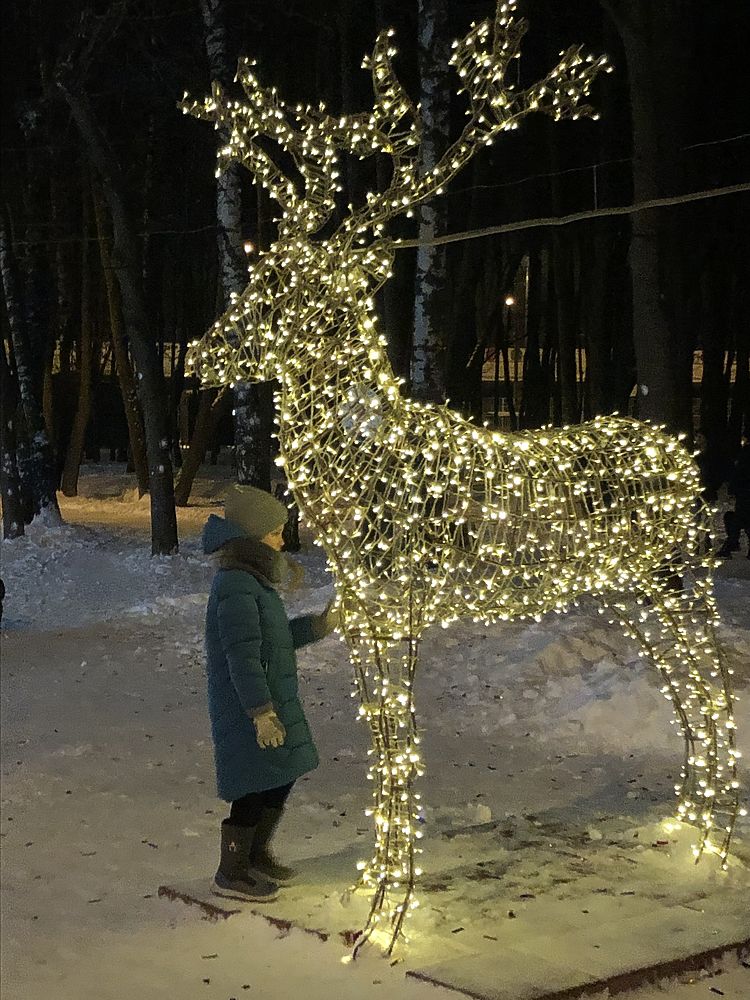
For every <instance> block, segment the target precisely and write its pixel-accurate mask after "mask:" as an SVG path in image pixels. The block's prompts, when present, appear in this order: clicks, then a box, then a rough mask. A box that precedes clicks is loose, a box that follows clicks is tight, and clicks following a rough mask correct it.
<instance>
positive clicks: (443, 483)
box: [181, 3, 739, 952]
mask: <svg viewBox="0 0 750 1000" xmlns="http://www.w3.org/2000/svg"><path fill="white" fill-rule="evenodd" d="M514 8H515V4H514V3H504V4H502V5H500V4H499V5H498V10H497V14H496V17H495V20H494V24H493V23H491V22H483V23H481V24H479V25H476V26H472V29H471V30H470V31H469V33H468V34H467V36H466V37H465V38H464V39H463V40H462V41H460V42H456V43H455V44H454V54H453V57H452V64H453V65H454V66H455V67H456V69H457V71H458V74H459V76H460V78H461V81H462V86H463V89H464V90H465V91H466V92H467V94H468V97H469V102H470V109H469V113H468V121H467V123H466V126H465V128H464V130H463V133H462V134H461V136H460V137H459V138H458V140H457V141H456V142H454V143H453V145H452V146H451V147H450V148H449V150H448V151H447V152H446V153H445V155H444V156H442V158H440V160H439V162H438V163H437V165H436V166H435V167H434V168H432V169H430V170H427V171H422V172H420V169H419V162H420V160H419V152H420V144H421V141H422V138H421V126H420V121H419V115H418V109H417V108H415V106H414V105H413V104H412V102H411V101H410V99H409V98H408V96H407V95H406V94H405V92H404V90H403V89H402V87H401V86H400V84H399V82H398V81H397V79H396V76H395V73H394V70H393V66H392V62H391V60H392V57H393V55H394V50H393V49H392V48H391V41H390V37H391V33H390V32H384V33H382V34H381V35H380V36H379V37H378V39H377V42H376V44H375V48H374V51H373V55H372V57H370V58H369V59H367V60H366V61H365V65H369V66H370V67H371V69H372V77H373V87H374V92H375V104H374V110H373V111H372V112H371V113H363V114H358V115H346V116H344V117H340V118H335V117H332V116H330V115H328V114H327V113H326V111H325V109H324V108H323V106H320V107H319V108H315V109H314V108H311V107H296V108H294V109H292V108H290V107H288V106H286V105H285V104H284V103H283V102H282V101H281V100H280V99H279V97H278V96H277V94H276V91H275V90H273V89H266V88H263V87H262V86H261V85H260V83H259V82H258V80H257V78H256V77H255V75H254V73H253V72H252V70H251V64H250V63H249V62H248V61H243V62H242V63H241V64H240V68H239V73H238V77H239V80H240V82H241V84H242V86H243V88H244V90H245V94H246V99H245V101H244V102H239V101H235V100H232V99H230V98H229V97H227V96H226V95H225V94H224V93H223V91H222V90H221V88H220V87H219V86H218V85H217V84H214V87H213V93H212V96H211V97H209V98H207V99H206V100H205V101H204V102H202V103H197V102H193V101H191V100H189V99H188V98H187V95H186V98H185V100H184V101H183V102H182V105H181V107H182V108H183V110H184V111H185V112H186V113H190V114H192V115H195V116H196V117H199V118H204V119H208V120H210V121H213V122H215V124H216V127H217V128H220V129H221V130H222V132H223V134H224V135H226V136H227V141H226V145H225V146H224V148H222V149H221V150H220V154H219V158H220V164H228V163H230V162H232V161H238V162H240V163H243V164H244V165H245V166H246V167H247V168H248V169H249V170H250V171H251V173H252V174H253V175H254V176H255V177H256V178H259V179H260V181H261V182H262V183H263V184H264V186H265V187H266V189H267V190H268V191H269V192H270V194H271V196H272V197H273V198H274V199H275V200H276V201H277V202H278V203H279V204H280V206H281V207H282V209H283V215H282V217H281V219H280V220H278V239H277V240H276V242H275V243H274V244H273V245H272V247H271V249H270V250H269V251H268V252H267V253H262V254H260V255H259V259H258V261H257V263H254V264H253V265H252V266H251V267H250V269H249V278H248V285H247V288H246V290H245V291H244V292H243V294H242V295H241V296H240V297H238V298H236V299H235V300H234V301H233V303H232V305H231V306H230V308H229V309H228V310H227V311H226V313H225V314H224V315H223V316H222V317H221V319H219V320H218V322H217V323H216V324H215V325H214V326H213V327H212V329H211V330H210V331H209V332H208V333H207V334H206V335H205V337H204V338H203V339H202V340H201V341H198V342H195V343H194V344H192V345H191V352H190V361H191V364H192V366H193V368H194V370H196V371H197V372H198V373H199V374H200V377H201V379H202V381H203V382H204V383H206V384H209V385H224V384H227V383H235V382H245V381H260V380H267V379H278V382H279V383H280V391H279V394H278V397H277V407H278V422H279V432H278V437H279V443H280V452H281V458H280V462H281V463H282V464H283V465H284V467H285V469H286V474H287V478H288V481H289V485H290V488H291V489H292V491H293V493H294V497H295V499H296V501H297V503H298V505H299V508H300V511H301V512H302V514H303V516H304V518H305V520H306V521H307V522H308V523H309V524H310V525H311V527H312V529H313V531H314V532H315V533H316V536H317V538H318V539H319V540H320V542H321V544H322V545H323V547H324V549H325V551H326V554H327V557H328V561H329V564H330V567H331V569H332V572H333V575H334V578H335V583H336V592H337V596H338V603H339V607H340V609H341V614H342V626H341V628H342V631H343V634H344V636H345V638H346V641H347V643H348V645H349V649H350V652H351V658H352V661H353V664H354V668H355V674H356V681H357V688H358V694H359V698H360V709H359V711H360V714H361V716H363V717H364V719H365V720H366V722H367V724H368V726H369V728H370V731H371V736H372V751H371V754H372V764H371V769H370V777H371V778H372V779H373V781H374V793H373V795H374V797H373V806H372V812H373V813H374V820H375V830H376V845H375V852H374V856H373V857H372V858H371V860H370V861H369V862H367V863H366V864H365V863H361V865H360V868H361V870H362V876H361V882H360V885H363V886H365V887H368V888H369V889H370V890H371V892H372V903H371V909H370V915H369V918H368V921H367V924H366V927H365V929H364V934H363V937H362V940H366V939H367V938H368V937H369V936H370V935H371V934H372V933H373V931H375V930H379V931H380V932H381V933H383V934H385V940H386V943H387V945H388V951H389V952H390V950H391V949H392V947H393V945H394V943H395V941H396V940H397V938H398V936H399V934H400V933H401V932H402V924H403V920H404V917H405V916H406V914H407V912H408V911H409V910H410V909H411V908H412V907H414V906H415V905H416V900H415V899H414V886H415V878H416V877H417V876H418V875H419V874H420V872H419V869H418V867H417V866H416V863H415V862H416V854H417V853H418V851H417V847H416V844H415V839H416V838H418V837H419V836H420V834H419V832H418V830H417V826H418V822H417V812H418V809H419V806H418V799H419V796H418V795H417V794H416V793H415V792H414V789H413V784H414V779H415V777H417V776H418V775H419V774H420V773H421V764H420V757H419V736H418V731H417V725H416V721H415V710H414V687H413V685H414V677H415V670H416V667H417V660H418V648H419V641H420V637H421V635H422V633H423V632H424V630H425V628H427V627H428V626H429V625H432V624H434V623H441V624H443V625H447V624H448V623H450V622H451V621H454V620H455V619H457V618H459V617H462V616H470V617H472V618H473V619H474V620H475V621H484V622H489V621H494V620H498V619H500V620H508V619H512V618H524V617H531V618H537V619H538V618H539V617H540V616H541V615H543V614H545V613H546V612H549V611H557V612H561V611H564V610H565V609H566V608H567V607H568V606H570V605H571V604H572V603H574V602H575V601H576V599H577V598H579V597H580V596H581V595H585V594H589V595H593V596H594V597H595V598H598V599H599V600H600V601H601V602H602V606H603V607H604V606H606V607H607V608H609V609H610V611H613V612H614V616H615V617H616V618H618V619H619V620H620V621H621V622H622V624H623V625H624V626H625V628H626V630H627V632H628V633H629V634H630V635H631V636H633V637H634V638H635V639H636V640H637V642H638V643H639V644H640V646H641V648H642V650H643V653H644V655H646V656H647V657H649V658H650V659H651V660H652V661H653V663H654V664H655V665H656V666H657V667H658V669H659V670H660V671H661V674H662V677H663V689H662V690H663V692H664V694H665V696H666V697H667V698H669V699H671V701H672V704H673V706H674V709H675V712H676V715H677V719H678V720H679V724H680V726H681V729H682V733H683V736H684V739H685V748H686V749H685V760H684V765H683V769H682V780H681V783H680V784H679V785H678V786H677V791H678V794H679V814H680V816H681V817H682V818H684V819H685V820H686V821H689V822H694V823H695V825H696V826H697V828H698V839H697V843H696V846H695V853H696V856H699V855H700V853H701V852H702V851H703V850H704V849H706V848H710V849H712V850H715V851H716V852H717V853H719V854H720V855H721V858H722V860H724V859H725V858H726V854H727V848H728V845H729V840H730V836H731V833H732V827H733V824H734V821H735V817H736V815H737V812H738V809H739V807H738V799H737V782H736V777H735V772H736V757H737V756H738V755H737V753H736V751H735V749H734V739H733V736H734V733H733V729H734V723H733V720H732V703H731V695H730V686H729V681H728V676H727V675H728V673H729V671H728V670H727V669H726V668H725V667H724V665H723V664H722V661H721V658H720V656H719V652H718V650H717V647H716V644H715V641H714V628H715V624H716V611H715V607H714V604H713V600H712V582H711V575H710V566H709V561H708V558H707V557H703V556H701V554H700V553H701V544H702V540H703V538H704V533H705V521H706V512H705V511H704V509H703V507H702V505H701V503H700V499H699V497H700V484H699V479H698V473H697V469H696V466H695V464H694V462H693V461H692V459H691V458H690V456H689V455H688V454H687V452H686V451H685V449H684V448H683V446H682V445H681V444H680V443H679V442H678V441H676V440H674V439H673V438H671V437H669V436H667V435H666V434H665V433H663V432H662V431H661V430H659V429H657V428H655V427H653V426H649V425H646V424H642V423H638V422H635V421H632V420H627V419H620V418H616V417H607V418H597V419H596V420H593V421H591V422H590V423H587V424H583V425H582V426H579V427H563V428H555V429H552V428H549V429H543V430H538V431H529V432H523V433H518V434H504V433H500V432H497V431H492V430H489V429H485V428H481V427H477V426H475V425H474V424H472V423H470V422H469V421H467V420H464V419H462V417H460V416H459V415H458V414H457V413H455V412H453V411H452V410H450V409H448V408H447V407H445V406H432V405H429V404H422V403H419V402H414V401H412V400H409V399H406V398H404V397H403V396H402V395H401V392H400V383H399V380H398V379H396V377H395V376H394V374H393V372H392V370H391V367H390V365H389V363H388V361H387V358H386V351H385V341H384V339H383V338H382V336H380V335H379V334H378V333H377V330H376V319H375V314H374V305H373V300H372V296H373V293H374V292H375V291H376V290H377V289H378V288H379V287H380V286H381V285H382V284H383V283H384V282H385V281H386V280H387V278H388V277H389V275H390V269H391V264H392V259H393V253H394V244H393V242H391V241H389V240H388V238H387V237H386V236H384V234H383V229H384V225H385V223H386V222H388V221H389V220H391V219H393V218H396V217H398V216H399V215H401V214H403V213H407V214H409V212H410V206H412V205H414V204H415V203H417V202H421V201H424V200H425V199H426V198H429V197H432V196H433V195H436V194H439V193H440V192H441V190H442V189H443V186H444V185H445V184H446V182H447V181H449V180H450V179H451V177H453V176H454V175H455V174H456V173H457V171H459V170H460V169H461V168H462V167H463V166H464V164H465V163H466V162H467V161H468V160H469V159H470V158H471V157H472V156H473V155H474V154H475V153H476V151H477V150H478V149H479V147H480V146H482V145H483V144H489V143H490V142H491V141H492V140H493V138H494V137H495V136H496V135H497V134H498V133H499V132H501V131H503V130H507V129H513V128H515V127H516V126H517V124H518V122H519V121H520V120H521V119H523V118H524V117H525V116H526V115H527V114H529V113H530V112H533V111H541V112H544V113H546V114H550V115H552V116H554V117H555V118H556V119H560V118H576V117H578V116H580V115H590V114H591V109H590V108H589V107H587V106H585V105H583V104H582V103H581V100H582V98H583V97H585V96H586V95H587V94H588V92H589V88H590V86H591V83H592V81H593V80H594V78H595V77H596V75H597V74H598V73H599V72H600V71H601V70H602V69H604V68H605V65H606V63H605V59H604V58H593V57H591V56H589V57H584V56H582V55H581V52H580V49H579V48H570V49H568V50H567V51H566V52H565V53H563V54H562V55H561V58H560V61H559V63H558V65H557V66H556V67H555V68H554V69H553V70H552V71H551V72H550V73H549V74H548V75H547V76H546V77H545V78H544V79H543V80H541V81H540V82H538V83H535V84H533V85H532V86H530V87H528V88H527V89H525V90H516V89H514V88H513V87H512V86H511V85H510V84H509V83H507V82H506V76H507V75H508V68H509V66H510V64H511V62H512V60H513V59H514V58H516V57H517V56H518V54H519V46H520V42H521V39H522V37H523V35H524V34H525V31H526V24H525V22H524V21H520V20H517V19H515V18H514V16H513V14H514ZM342 151H344V152H347V153H350V154H354V155H356V156H359V157H366V156H370V155H373V154H375V153H378V154H381V155H385V156H388V157H390V158H391V160H392V162H393V173H392V178H391V181H390V185H389V187H388V189H387V190H386V191H384V192H383V193H380V194H373V193H370V194H368V195H367V197H366V201H365V204H364V205H363V206H361V207H358V208H353V207H352V206H349V214H348V215H347V216H346V217H345V218H344V219H343V220H342V221H341V222H340V223H339V224H338V226H337V227H336V228H335V229H334V231H333V232H331V228H332V225H331V219H332V216H333V213H334V210H335V201H334V198H335V193H336V190H337V185H336V178H337V176H338V174H337V158H338V154H339V153H340V152H342ZM324 227H327V228H326V229H325V232H327V233H329V235H319V234H320V233H321V231H323V229H324ZM676 576H677V577H682V587H681V588H680V587H679V586H677V587H675V585H674V581H675V577H676ZM379 936H380V934H379Z"/></svg>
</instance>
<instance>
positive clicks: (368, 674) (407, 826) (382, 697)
mask: <svg viewBox="0 0 750 1000" xmlns="http://www.w3.org/2000/svg"><path fill="white" fill-rule="evenodd" d="M350 649H351V655H352V662H353V664H354V668H355V675H356V683H357V691H358V694H359V698H360V709H359V714H360V717H361V718H364V719H365V720H366V722H367V724H368V726H369V729H370V737H371V740H372V747H371V750H370V751H369V752H370V756H371V758H372V759H371V763H370V769H369V773H368V778H369V779H370V780H372V781H373V783H374V788H373V797H372V798H373V800H372V806H371V807H370V808H369V809H368V810H367V813H368V815H372V816H374V822H375V852H374V854H373V856H372V858H371V859H370V860H369V861H368V862H360V863H359V866H358V867H359V868H360V870H361V872H362V874H361V876H360V882H359V885H360V887H363V888H365V889H367V890H368V891H371V893H372V899H371V906H370V913H369V915H368V918H367V922H366V924H365V927H364V930H363V933H362V937H361V938H360V941H359V942H358V944H357V948H356V949H355V952H354V954H355V957H356V953H357V950H358V949H359V948H360V947H361V945H362V944H364V942H365V941H367V940H368V939H369V938H370V937H371V936H372V935H373V933H375V932H380V933H379V934H378V937H379V938H381V939H382V938H384V939H385V940H384V942H383V943H384V944H385V950H386V954H388V955H390V954H391V952H392V951H393V948H394V946H395V944H396V942H397V941H398V939H399V937H400V936H401V935H402V933H403V924H404V920H405V918H406V916H407V914H408V913H409V911H410V910H411V909H413V908H414V907H416V906H417V901H416V900H415V899H414V885H415V880H416V877H417V876H418V875H419V874H421V872H420V869H419V868H418V867H417V866H416V864H415V860H416V856H417V854H418V853H419V849H418V847H417V846H416V840H417V839H419V837H420V836H421V833H420V832H419V831H418V830H417V828H416V827H417V810H418V808H419V795H418V794H417V793H416V792H415V791H414V787H413V786H414V781H415V779H416V778H417V777H419V776H420V775H421V774H422V773H423V772H422V769H421V766H420V758H419V749H418V745H419V736H418V734H417V725H416V716H415V711H414V689H413V682H414V672H415V668H416V664H417V657H418V640H417V639H416V638H414V637H411V638H406V639H403V640H400V641H396V640H395V639H394V638H393V637H392V636H388V635H377V634H376V633H375V632H373V633H372V634H371V635H370V636H356V637H352V638H351V639H350Z"/></svg>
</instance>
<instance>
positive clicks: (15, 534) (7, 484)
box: [0, 340, 27, 538]
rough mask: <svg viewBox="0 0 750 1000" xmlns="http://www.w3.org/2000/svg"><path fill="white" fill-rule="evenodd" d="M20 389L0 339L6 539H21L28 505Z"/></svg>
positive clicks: (0, 464)
mask: <svg viewBox="0 0 750 1000" xmlns="http://www.w3.org/2000/svg"><path fill="white" fill-rule="evenodd" d="M17 411H18V389H17V387H16V385H15V383H14V380H13V376H12V374H11V371H10V365H9V364H8V358H7V356H6V353H5V341H4V340H0V498H2V502H3V538H19V537H20V536H21V535H23V533H24V524H25V523H26V508H27V502H26V501H25V500H24V496H23V492H22V486H21V477H20V476H19V474H18V463H17V460H16V451H17V445H16V414H17Z"/></svg>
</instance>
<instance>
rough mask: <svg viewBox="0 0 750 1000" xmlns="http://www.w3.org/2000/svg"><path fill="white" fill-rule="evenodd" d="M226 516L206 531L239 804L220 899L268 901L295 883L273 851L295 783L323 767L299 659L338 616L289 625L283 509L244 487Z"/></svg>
mask: <svg viewBox="0 0 750 1000" xmlns="http://www.w3.org/2000/svg"><path fill="white" fill-rule="evenodd" d="M224 514H225V517H224V518H221V517H217V516H216V515H214V514H212V515H211V516H210V517H209V519H208V522H207V523H206V526H205V528H204V529H203V550H204V552H206V553H211V554H214V555H215V556H216V557H217V563H218V571H217V573H216V576H215V577H214V581H213V585H212V587H211V594H210V597H209V599H208V608H207V611H206V669H207V674H208V704H209V713H210V716H211V731H212V736H213V742H214V755H215V761H216V778H217V786H218V793H219V796H220V797H221V798H222V799H224V800H226V801H227V802H230V803H231V811H230V814H229V818H228V819H225V820H224V821H223V823H222V826H221V860H220V863H219V868H218V871H217V872H216V876H215V878H214V883H213V891H214V892H215V893H216V894H217V895H220V896H229V897H233V898H240V899H246V900H252V901H255V902H261V901H266V900H272V899H275V898H276V896H277V894H278V884H279V883H283V882H287V881H288V880H289V879H290V878H292V877H293V875H294V872H293V871H292V869H290V868H286V867H285V866H283V865H281V864H279V862H278V861H277V860H276V859H275V858H274V857H273V855H272V854H271V852H270V849H269V845H270V841H271V838H272V836H273V834H274V832H275V830H276V827H277V826H278V824H279V821H280V819H281V816H282V813H283V810H284V806H285V804H286V800H287V797H288V795H289V792H290V791H291V789H292V786H293V784H294V782H295V781H296V779H297V778H299V777H301V776H302V775H303V774H306V773H307V772H308V771H312V770H313V769H314V768H316V767H317V766H318V754H317V751H316V749H315V744H314V743H313V739H312V735H311V733H310V729H309V726H308V724H307V720H306V719H305V715H304V712H303V710H302V705H301V704H300V701H299V697H298V694H297V661H296V656H295V650H297V649H299V648H300V647H301V646H304V645H306V644H307V643H309V642H313V641H315V640H316V639H321V638H322V637H323V636H324V635H327V634H328V633H329V632H331V631H332V630H333V628H334V613H333V612H332V611H331V610H330V608H331V606H330V605H329V607H328V608H327V609H326V611H324V612H323V614H322V615H305V616H303V617H300V618H295V619H293V620H292V621H289V619H288V618H287V616H286V612H285V610H284V605H283V604H282V602H281V598H280V597H279V595H278V593H277V592H276V586H277V585H278V583H279V582H280V580H281V576H282V570H283V568H284V557H283V556H282V555H281V547H282V537H281V533H282V530H283V528H284V525H285V523H286V519H287V509H286V507H285V506H284V505H283V504H282V503H281V502H280V501H279V500H277V499H276V498H275V497H273V496H271V494H270V493H266V492H265V491H264V490H258V489H255V488H254V487H252V486H239V485H234V486H232V487H230V489H229V490H228V492H227V496H226V500H225V503H224Z"/></svg>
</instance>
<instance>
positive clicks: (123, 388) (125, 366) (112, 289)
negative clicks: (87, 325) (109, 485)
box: [92, 184, 149, 497]
mask: <svg viewBox="0 0 750 1000" xmlns="http://www.w3.org/2000/svg"><path fill="white" fill-rule="evenodd" d="M92 196H93V201H94V217H95V219H96V231H97V234H98V237H99V256H100V258H101V263H102V272H103V274H104V286H105V288H106V292H107V305H108V310H109V329H110V338H111V341H112V354H113V355H114V367H115V372H116V374H117V381H118V384H119V386H120V394H121V396H122V405H123V409H124V410H125V421H126V423H127V425H128V440H129V442H130V455H131V458H132V462H133V469H134V471H135V475H136V479H137V481H138V496H139V497H142V496H144V494H146V493H148V488H149V483H148V457H147V455H146V436H145V432H144V429H143V416H142V414H141V407H140V405H139V403H138V392H137V390H136V385H135V377H134V375H133V368H132V366H131V364H130V358H129V356H128V348H127V344H126V342H125V331H124V329H123V322H122V305H121V301H120V286H119V285H118V283H117V281H116V278H115V272H114V268H113V267H112V259H111V255H110V250H109V243H110V237H109V234H108V232H107V225H106V222H105V206H104V203H103V200H102V196H101V193H100V191H99V188H98V186H97V185H96V184H94V185H93V186H92Z"/></svg>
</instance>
